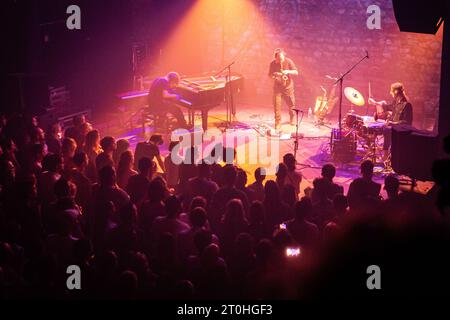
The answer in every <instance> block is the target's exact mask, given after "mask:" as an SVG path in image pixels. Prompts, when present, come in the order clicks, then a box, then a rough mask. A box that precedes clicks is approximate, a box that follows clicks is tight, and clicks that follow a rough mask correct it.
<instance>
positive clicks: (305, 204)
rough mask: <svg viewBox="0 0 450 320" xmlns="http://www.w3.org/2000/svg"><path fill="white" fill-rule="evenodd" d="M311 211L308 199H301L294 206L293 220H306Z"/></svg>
mask: <svg viewBox="0 0 450 320" xmlns="http://www.w3.org/2000/svg"><path fill="white" fill-rule="evenodd" d="M312 210H313V206H312V203H311V199H310V198H306V197H303V198H302V199H301V200H300V201H297V203H296V204H295V218H296V219H298V220H305V219H306V218H308V217H309V216H310V215H311V213H312Z"/></svg>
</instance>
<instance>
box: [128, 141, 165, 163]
mask: <svg viewBox="0 0 450 320" xmlns="http://www.w3.org/2000/svg"><path fill="white" fill-rule="evenodd" d="M159 154H160V153H159V148H158V146H157V145H155V144H153V143H151V142H139V143H138V144H137V145H136V149H135V151H134V166H135V168H139V160H141V159H142V158H143V157H147V158H149V159H150V160H154V158H155V157H157V156H159Z"/></svg>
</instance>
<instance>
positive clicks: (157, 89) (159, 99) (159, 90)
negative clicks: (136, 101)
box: [148, 77, 170, 107]
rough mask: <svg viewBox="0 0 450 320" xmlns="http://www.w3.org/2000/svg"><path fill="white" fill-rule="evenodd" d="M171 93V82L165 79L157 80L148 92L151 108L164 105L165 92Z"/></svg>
mask: <svg viewBox="0 0 450 320" xmlns="http://www.w3.org/2000/svg"><path fill="white" fill-rule="evenodd" d="M164 90H167V91H170V87H169V81H168V80H167V79H166V78H165V77H160V78H156V79H155V80H153V83H152V85H151V86H150V89H149V91H148V103H149V107H155V106H160V105H161V104H162V103H164V98H163V91H164Z"/></svg>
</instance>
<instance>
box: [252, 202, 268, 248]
mask: <svg viewBox="0 0 450 320" xmlns="http://www.w3.org/2000/svg"><path fill="white" fill-rule="evenodd" d="M265 216H266V212H265V208H264V204H263V203H262V202H261V201H253V202H252V204H251V205H250V214H249V221H248V233H249V234H250V235H251V236H252V237H253V239H254V240H255V243H258V242H259V240H261V239H263V238H267V237H268V236H269V233H268V230H267V226H266V222H265Z"/></svg>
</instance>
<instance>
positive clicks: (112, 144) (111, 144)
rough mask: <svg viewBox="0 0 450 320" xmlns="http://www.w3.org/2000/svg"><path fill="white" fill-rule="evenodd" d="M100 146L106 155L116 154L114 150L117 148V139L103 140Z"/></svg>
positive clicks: (108, 138) (106, 138)
mask: <svg viewBox="0 0 450 320" xmlns="http://www.w3.org/2000/svg"><path fill="white" fill-rule="evenodd" d="M100 146H101V147H102V149H103V151H104V152H106V153H111V152H114V150H116V148H117V144H116V139H114V138H113V137H110V136H107V137H104V138H103V139H102V140H100Z"/></svg>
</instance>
